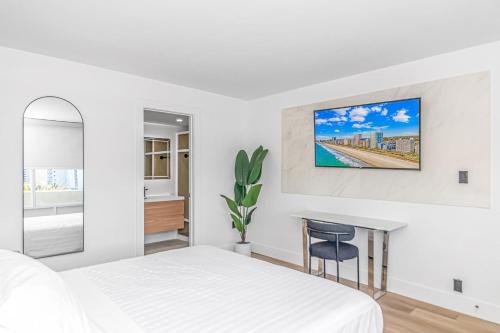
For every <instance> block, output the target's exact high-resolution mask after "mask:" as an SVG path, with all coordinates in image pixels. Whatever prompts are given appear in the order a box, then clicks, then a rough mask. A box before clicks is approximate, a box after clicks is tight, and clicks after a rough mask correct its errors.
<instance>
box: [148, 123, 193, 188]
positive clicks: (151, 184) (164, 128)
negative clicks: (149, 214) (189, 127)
mask: <svg viewBox="0 0 500 333" xmlns="http://www.w3.org/2000/svg"><path fill="white" fill-rule="evenodd" d="M184 131H186V127H185V126H172V125H165V124H152V123H145V124H144V137H152V138H162V139H170V151H171V153H170V157H171V158H170V175H171V177H170V179H154V180H144V185H145V186H146V188H147V189H148V190H147V191H146V195H176V194H177V189H176V188H175V177H176V176H177V175H176V174H175V171H176V167H175V166H176V164H177V154H176V153H175V151H176V149H177V138H176V133H178V132H184Z"/></svg>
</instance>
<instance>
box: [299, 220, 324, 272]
mask: <svg viewBox="0 0 500 333" xmlns="http://www.w3.org/2000/svg"><path fill="white" fill-rule="evenodd" d="M302 259H303V261H304V272H305V273H309V249H308V244H307V220H306V219H302ZM324 269H325V268H324V267H323V260H320V259H318V271H317V272H316V273H314V274H317V275H318V276H319V275H321V274H322V273H323V272H324Z"/></svg>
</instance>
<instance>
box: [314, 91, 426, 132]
mask: <svg viewBox="0 0 500 333" xmlns="http://www.w3.org/2000/svg"><path fill="white" fill-rule="evenodd" d="M419 116H420V115H419V99H410V100H404V101H395V102H385V103H373V104H366V105H362V106H354V107H345V108H336V109H329V110H321V111H315V112H314V122H315V128H316V139H323V138H331V137H332V136H335V137H337V138H352V137H353V136H354V135H355V134H359V133H361V134H363V137H369V135H370V133H371V132H374V131H381V132H383V133H384V137H390V136H405V135H418V133H419Z"/></svg>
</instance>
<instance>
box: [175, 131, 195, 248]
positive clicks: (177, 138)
mask: <svg viewBox="0 0 500 333" xmlns="http://www.w3.org/2000/svg"><path fill="white" fill-rule="evenodd" d="M182 134H187V135H188V138H189V142H188V149H187V151H188V153H189V176H188V177H189V191H190V192H191V181H192V180H193V179H192V178H191V135H192V133H191V127H189V130H188V131H182V132H177V133H175V162H176V163H175V166H174V167H175V195H179V153H180V152H182V151H183V150H185V149H179V135H182ZM191 197H192V196H191V193H189V198H188V199H189V219H188V221H189V222H188V223H189V244H191V232H192V229H193V228H192V226H191V206H192V202H191ZM184 221H186V219H185V218H184Z"/></svg>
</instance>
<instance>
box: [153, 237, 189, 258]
mask: <svg viewBox="0 0 500 333" xmlns="http://www.w3.org/2000/svg"><path fill="white" fill-rule="evenodd" d="M187 246H188V242H186V241H182V240H179V239H172V240H167V241H163V242H157V243H150V244H144V254H145V255H148V254H153V253H156V252H163V251H168V250H175V249H180V248H183V247H187Z"/></svg>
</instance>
